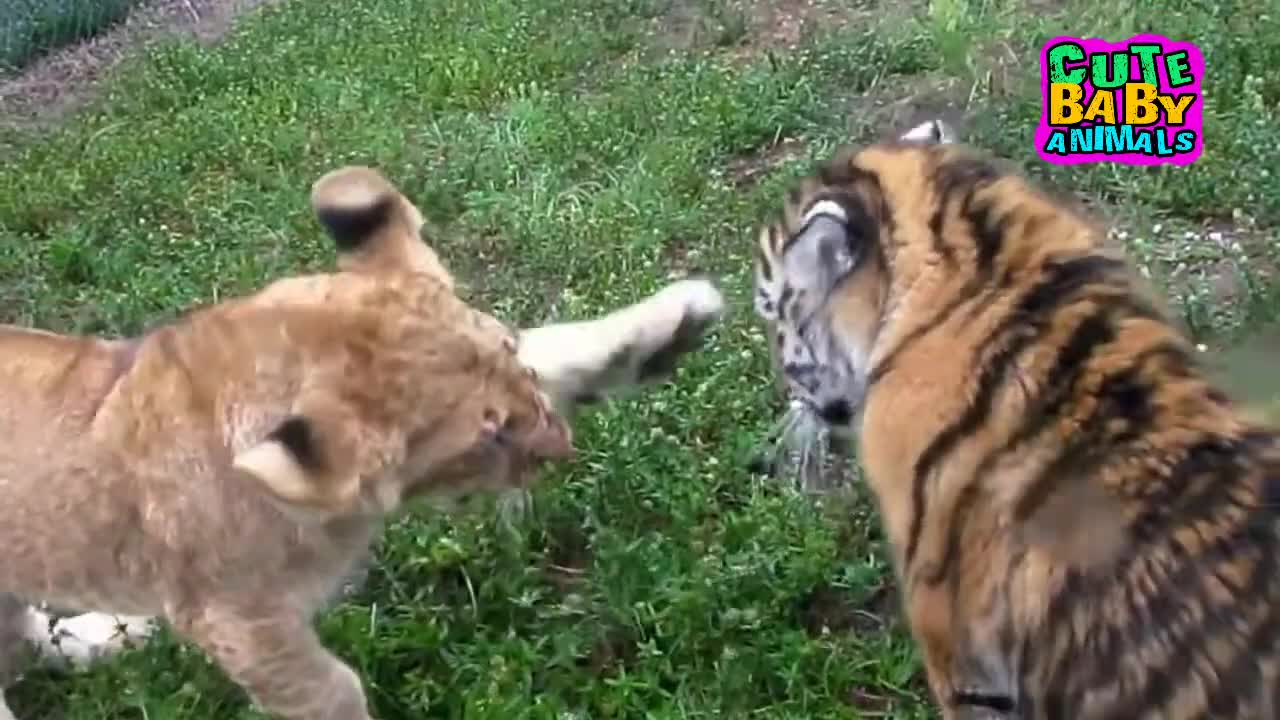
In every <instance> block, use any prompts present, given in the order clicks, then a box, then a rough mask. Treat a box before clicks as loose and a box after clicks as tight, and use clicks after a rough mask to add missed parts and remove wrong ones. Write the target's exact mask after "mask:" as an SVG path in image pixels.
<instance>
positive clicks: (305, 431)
mask: <svg viewBox="0 0 1280 720" xmlns="http://www.w3.org/2000/svg"><path fill="white" fill-rule="evenodd" d="M353 423H354V419H353V418H351V416H350V413H348V412H346V411H345V409H344V408H342V407H341V406H340V405H339V404H337V403H335V402H332V401H327V400H323V399H320V398H315V397H312V398H307V399H305V400H304V401H302V402H299V403H298V404H297V406H296V407H295V408H294V412H293V414H291V415H290V416H289V417H287V418H285V419H284V420H283V421H281V422H280V424H278V425H277V426H276V427H275V428H274V429H273V430H272V431H271V432H269V433H267V435H266V437H264V438H263V439H262V440H261V441H259V442H258V443H257V444H255V445H253V446H250V447H249V448H247V449H245V450H243V451H241V452H239V453H237V454H236V456H235V458H234V460H232V467H234V468H235V469H237V470H240V471H242V472H245V473H248V474H249V475H250V476H251V477H253V478H254V479H256V480H257V481H258V482H260V483H261V484H262V486H263V487H264V488H265V489H266V490H267V491H268V492H269V493H270V494H271V495H272V497H273V499H274V500H275V501H276V502H277V503H278V504H280V505H281V506H282V507H283V508H284V509H286V510H289V511H291V512H294V513H295V514H299V515H304V516H308V517H318V518H326V519H327V518H332V517H335V516H339V515H343V514H349V513H351V512H352V511H353V510H354V509H355V508H356V506H357V504H358V502H359V497H360V476H361V470H362V468H361V467H360V463H359V456H360V448H359V447H357V444H356V443H357V442H358V440H357V438H358V432H357V431H358V429H357V428H355V427H354V426H353Z"/></svg>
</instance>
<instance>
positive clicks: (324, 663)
mask: <svg viewBox="0 0 1280 720" xmlns="http://www.w3.org/2000/svg"><path fill="white" fill-rule="evenodd" d="M172 622H173V625H174V628H175V629H176V630H177V631H178V632H179V633H181V634H182V635H185V636H186V637H187V638H188V639H190V640H191V641H192V642H194V643H196V644H197V645H199V646H200V648H201V649H203V650H204V651H205V652H207V653H208V654H209V655H210V656H211V657H213V658H214V659H215V660H216V661H217V662H218V664H219V665H221V666H222V668H223V670H224V671H225V672H226V673H227V675H228V676H230V677H231V679H232V680H234V681H235V682H237V683H239V684H240V685H241V687H243V688H245V689H246V690H247V691H248V693H249V695H250V697H251V698H252V700H253V701H254V702H255V703H256V704H257V705H258V706H259V707H260V708H262V709H263V710H265V711H267V712H268V713H270V714H274V715H277V716H279V717H281V718H286V719H287V720H371V717H370V715H369V711H368V707H367V703H366V700H365V694H364V688H363V687H362V685H361V682H360V679H359V677H357V676H356V674H355V672H354V671H353V670H351V668H349V667H347V665H346V664H345V663H343V662H342V661H341V660H339V659H338V658H337V657H335V656H334V655H333V654H332V653H330V652H329V651H328V650H326V649H325V648H324V646H323V645H321V644H320V639H319V638H318V637H317V636H316V633H315V630H314V629H313V628H312V626H311V623H310V619H309V617H308V615H307V614H306V613H304V612H302V611H301V610H299V609H298V608H295V607H292V606H290V605H289V604H287V603H281V602H272V601H267V602H264V603H262V604H250V603H246V602H244V601H235V602H226V603H219V602H215V603H206V604H205V605H204V606H203V607H201V608H197V609H194V610H192V611H190V612H182V613H178V614H177V616H176V617H174V618H172Z"/></svg>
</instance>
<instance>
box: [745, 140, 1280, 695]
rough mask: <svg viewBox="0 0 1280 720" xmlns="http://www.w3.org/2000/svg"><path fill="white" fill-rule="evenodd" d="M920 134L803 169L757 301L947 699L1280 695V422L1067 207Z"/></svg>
mask: <svg viewBox="0 0 1280 720" xmlns="http://www.w3.org/2000/svg"><path fill="white" fill-rule="evenodd" d="M938 135H939V134H938V133H936V132H929V131H924V132H922V131H921V130H920V129H917V131H913V135H912V137H911V138H909V139H904V140H902V141H898V142H889V143H880V144H876V145H873V146H870V147H866V148H864V149H862V150H860V151H856V150H852V149H843V150H840V151H839V152H837V153H836V154H835V156H834V158H832V159H831V160H829V161H828V162H825V163H824V164H822V165H821V166H820V167H819V168H818V169H817V170H816V171H815V172H814V173H813V174H812V175H811V176H809V177H807V178H805V179H804V180H803V181H801V183H800V184H799V186H798V187H797V188H796V189H795V190H793V191H792V192H791V193H790V194H789V195H788V196H787V198H786V202H785V209H784V212H783V213H782V218H781V219H780V220H779V221H777V222H776V223H774V224H771V225H768V226H766V227H764V228H763V229H762V231H761V233H760V235H759V243H758V259H757V267H756V271H757V280H756V282H757V288H756V291H757V294H756V306H757V311H758V313H759V314H760V315H761V316H763V318H764V319H765V320H766V321H767V322H768V323H769V324H770V326H771V329H772V330H773V335H772V337H771V342H776V343H777V348H776V351H777V358H778V360H777V365H778V366H779V368H780V371H781V372H782V373H783V375H784V376H785V379H786V382H787V384H788V386H789V388H790V391H791V393H792V395H793V396H795V397H796V398H799V399H800V400H801V401H803V402H804V403H806V404H807V405H808V407H810V408H811V409H812V412H813V413H814V414H816V415H818V416H820V417H822V418H823V419H824V420H825V421H827V422H828V423H830V424H832V425H833V426H839V427H842V428H844V429H846V430H847V431H849V432H851V433H852V432H853V431H856V436H857V440H858V446H859V447H858V454H859V457H860V460H861V462H862V464H863V468H864V470H865V475H866V477H867V482H868V483H869V484H870V487H871V489H872V491H873V492H874V494H875V496H876V498H877V502H878V504H879V508H880V513H881V518H882V522H883V524H884V527H885V530H886V533H887V536H888V539H889V541H890V545H891V547H892V551H893V556H894V562H895V567H896V570H897V574H898V576H899V579H900V583H901V587H902V597H903V605H904V610H905V613H906V615H907V618H908V620H909V624H910V626H911V629H912V633H913V635H914V637H915V639H916V641H917V643H918V645H919V647H920V649H921V651H922V654H923V656H924V658H925V666H926V671H927V675H928V679H929V683H930V686H931V689H932V692H933V694H934V697H935V699H936V700H937V702H938V703H939V704H940V705H941V706H942V708H943V717H945V718H976V717H1002V718H1027V719H1031V718H1035V719H1049V718H1055V719H1061V720H1104V719H1105V720H1129V719H1137V718H1162V719H1163V720H1208V719H1209V718H1214V719H1215V720H1230V719H1233V718H1234V719H1243V718H1274V717H1280V677H1278V676H1280V516H1278V515H1277V502H1280V435H1278V434H1277V433H1276V432H1275V431H1274V430H1273V429H1268V428H1266V427H1263V426H1261V425H1258V424H1255V423H1254V422H1253V421H1251V420H1249V419H1248V418H1247V417H1246V416H1245V414H1244V413H1243V412H1242V411H1241V410H1240V409H1238V408H1237V407H1235V406H1234V405H1233V403H1232V401H1231V400H1229V399H1228V398H1227V397H1226V395H1225V394H1224V393H1223V392H1221V391H1220V390H1218V389H1217V388H1215V387H1214V386H1213V385H1212V384H1211V383H1210V382H1209V381H1208V380H1206V377H1205V375H1204V374H1203V373H1202V371H1201V369H1200V368H1199V367H1198V365H1197V360H1196V357H1195V353H1196V351H1195V349H1194V347H1193V346H1192V345H1191V344H1190V343H1189V341H1188V339H1187V338H1185V337H1184V336H1183V334H1182V333H1181V332H1180V330H1179V329H1178V328H1177V327H1176V326H1175V325H1174V324H1173V323H1172V322H1171V321H1170V320H1169V319H1168V317H1167V316H1166V313H1165V311H1164V310H1163V308H1162V306H1161V301H1160V300H1159V299H1158V297H1157V296H1156V295H1155V294H1154V293H1152V292H1150V291H1149V289H1148V288H1147V287H1146V286H1145V284H1144V283H1143V282H1142V281H1141V279H1140V278H1139V277H1137V276H1136V275H1135V274H1134V273H1133V272H1131V269H1130V267H1129V266H1128V264H1127V263H1126V262H1125V260H1124V259H1123V258H1122V257H1120V256H1117V255H1116V254H1113V253H1112V252H1110V251H1108V250H1107V249H1106V248H1105V247H1104V244H1103V236H1102V234H1101V233H1100V232H1099V231H1098V230H1097V229H1096V228H1095V227H1094V226H1093V225H1092V224H1091V223H1090V222H1089V221H1088V220H1087V219H1086V218H1085V217H1083V216H1082V215H1080V214H1079V213H1078V212H1077V211H1075V210H1072V209H1067V208H1066V207H1064V205H1062V204H1060V203H1059V202H1057V201H1055V200H1054V199H1052V198H1051V197H1050V196H1049V195H1047V194H1045V193H1044V192H1042V191H1040V190H1038V189H1037V188H1036V187H1034V186H1033V185H1032V184H1030V183H1029V182H1028V181H1027V180H1026V179H1024V178H1022V177H1020V176H1018V175H1017V174H1014V173H1012V172H1011V171H1009V170H1007V169H1005V168H1003V167H1002V166H1001V165H998V164H996V163H995V162H993V161H991V160H989V159H987V158H986V157H984V156H983V155H981V154H978V153H976V152H975V151H972V150H969V149H966V148H963V147H961V146H959V145H955V144H951V143H945V142H941V143H940V142H937V140H938ZM922 138H923V139H924V140H926V141H925V142H921V141H920V140H921V139H922Z"/></svg>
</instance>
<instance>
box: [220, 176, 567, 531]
mask: <svg viewBox="0 0 1280 720" xmlns="http://www.w3.org/2000/svg"><path fill="white" fill-rule="evenodd" d="M311 200H312V206H313V208H314V210H315V213H316V216H317V218H318V219H319V221H320V223H321V224H322V225H323V226H324V227H325V229H326V230H327V231H328V232H329V234H330V235H331V236H332V238H333V239H334V241H335V243H336V245H337V250H338V269H339V272H337V273H333V274H329V275H312V276H306V277H298V278H289V279H285V280H281V281H278V282H276V283H273V284H272V285H270V286H268V287H267V288H265V289H264V290H262V291H261V292H260V293H258V295H257V296H255V297H254V298H253V299H252V300H250V303H249V307H250V308H251V309H250V310H249V311H248V312H250V313H251V312H252V311H253V310H252V308H257V309H261V308H264V307H268V308H270V309H271V311H272V312H274V313H279V314H282V315H286V316H288V318H289V319H287V320H284V321H281V323H279V324H278V328H279V329H277V330H275V331H274V332H277V333H283V334H284V336H285V337H287V340H286V346H287V348H286V352H288V353H295V354H296V355H297V356H298V357H300V358H301V360H300V362H299V366H300V367H301V368H302V370H301V373H300V374H301V377H300V378H296V379H294V380H293V382H294V383H295V384H297V386H298V387H297V388H296V393H295V394H294V396H293V397H292V398H291V407H290V408H289V411H288V413H287V415H286V416H285V417H284V418H283V419H281V420H279V422H278V423H277V424H276V425H275V426H274V427H273V429H271V430H270V431H269V432H267V433H266V434H265V436H263V437H261V438H260V440H259V441H258V442H257V443H256V444H253V445H251V446H250V447H247V448H244V449H243V450H240V451H239V452H238V453H237V454H236V456H235V460H234V463H233V464H234V466H235V467H236V468H237V469H239V470H241V471H244V472H247V473H249V474H250V475H252V476H254V477H255V478H257V479H258V480H259V481H260V482H261V483H262V484H263V485H265V486H266V488H267V489H268V490H269V491H270V492H271V493H272V495H273V496H274V498H275V500H276V501H277V502H278V503H279V504H281V505H282V506H284V507H285V508H286V509H287V510H289V511H291V512H302V513H303V514H306V515H309V516H313V517H314V516H319V517H321V518H331V517H338V516H344V515H352V514H376V513H385V512H388V511H390V510H392V509H394V508H395V507H396V506H397V505H398V504H399V503H401V502H402V501H403V500H405V499H407V498H409V497H412V496H416V495H421V494H442V495H452V494H457V493H465V492H471V491H474V490H498V489H503V488H508V487H519V486H523V485H525V484H527V483H528V481H529V479H530V477H531V475H532V472H533V470H534V468H535V466H536V465H537V464H538V463H539V462H540V461H542V460H546V459H550V458H561V457H566V456H568V455H570V454H571V453H572V441H571V433H570V430H569V428H568V426H567V424H566V422H565V420H564V419H563V418H562V417H560V416H559V415H558V414H556V413H555V412H554V411H552V410H551V408H550V406H549V402H548V399H547V398H546V396H545V395H543V393H542V392H541V391H540V390H539V388H538V384H537V379H536V378H535V377H534V376H533V373H532V372H530V371H529V370H527V369H525V367H524V366H523V365H522V364H521V363H520V362H519V361H518V360H517V357H516V354H515V349H516V346H515V339H514V336H513V334H512V333H511V332H510V331H509V330H508V329H507V328H506V327H505V326H503V325H502V324H501V323H499V322H498V321H497V320H495V319H494V318H492V317H490V316H488V315H486V314H484V313H481V312H479V311H478V310H476V309H474V308H472V307H470V306H469V305H467V304H466V303H464V302H463V301H462V300H460V299H459V298H458V297H457V296H456V295H455V294H454V282H453V278H452V277H451V276H450V275H449V272H448V271H447V270H446V268H445V267H444V265H443V264H442V263H441V262H440V259H439V257H438V256H437V255H436V253H435V252H434V251H433V250H432V249H431V248H430V247H429V246H428V245H427V244H426V243H425V242H424V241H423V239H422V238H421V237H420V232H421V229H422V225H423V218H422V215H421V213H420V212H419V211H418V209H417V208H416V207H415V206H414V205H413V204H412V203H411V202H410V201H409V200H408V199H407V198H405V197H404V196H403V195H402V194H401V193H400V192H399V191H397V190H396V188H395V187H393V186H392V185H391V184H390V183H389V182H388V181H387V180H386V179H385V178H384V177H383V176H382V175H380V174H379V173H377V172H376V171H374V170H371V169H369V168H363V167H345V168H341V169H339V170H335V171H333V172H330V173H328V174H327V175H325V176H324V177H322V178H320V179H319V180H318V181H316V183H315V184H314V186H313V187H312V194H311ZM273 327H275V326H273Z"/></svg>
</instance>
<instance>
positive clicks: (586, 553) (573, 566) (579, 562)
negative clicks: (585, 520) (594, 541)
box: [543, 525, 595, 592]
mask: <svg viewBox="0 0 1280 720" xmlns="http://www.w3.org/2000/svg"><path fill="white" fill-rule="evenodd" d="M594 557H595V556H594V554H593V553H592V552H591V541H590V539H589V538H588V537H587V536H586V534H585V533H583V532H582V530H581V528H577V527H573V526H567V525H566V526H564V527H563V528H561V529H559V530H557V531H553V532H549V533H548V535H547V548H546V564H545V565H544V566H543V572H544V574H545V577H546V578H547V581H548V582H550V583H551V584H552V585H554V586H555V587H556V589H558V590H560V591H561V592H569V591H571V590H573V589H574V588H575V587H576V586H577V585H579V584H580V583H581V582H582V580H583V579H585V578H586V575H587V573H588V572H589V571H590V569H591V565H592V563H593V562H594Z"/></svg>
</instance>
